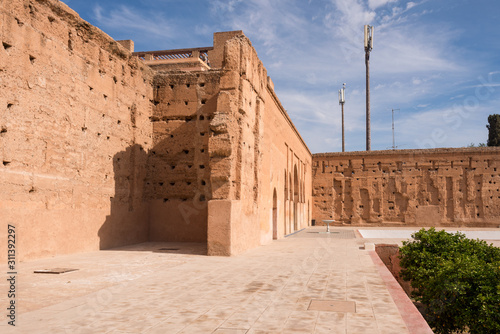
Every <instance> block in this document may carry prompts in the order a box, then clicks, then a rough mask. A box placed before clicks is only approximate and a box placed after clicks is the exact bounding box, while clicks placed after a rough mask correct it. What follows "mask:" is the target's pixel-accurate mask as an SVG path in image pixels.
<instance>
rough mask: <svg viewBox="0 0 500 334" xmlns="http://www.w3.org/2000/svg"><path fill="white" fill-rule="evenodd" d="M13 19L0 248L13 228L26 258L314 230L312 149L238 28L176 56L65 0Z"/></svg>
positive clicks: (22, 0) (12, 13) (243, 246)
mask: <svg viewBox="0 0 500 334" xmlns="http://www.w3.org/2000/svg"><path fill="white" fill-rule="evenodd" d="M0 15H1V21H0V32H1V33H0V40H1V43H2V45H1V46H0V86H1V90H0V128H1V131H0V161H2V164H1V165H0V185H1V187H2V192H1V193H0V217H1V218H2V219H1V220H2V226H4V225H5V226H4V227H5V228H2V230H1V231H0V239H1V244H2V245H3V244H4V243H5V242H6V240H7V237H6V230H7V228H6V226H7V224H14V225H15V226H16V229H17V233H18V235H19V236H20V237H19V241H18V249H19V253H18V259H19V260H29V259H34V258H41V257H48V256H54V255H60V254H68V253H75V252H84V251H92V250H98V249H108V248H113V247H118V246H122V245H127V244H134V243H140V242H144V241H190V242H202V243H206V244H207V248H208V254H210V255H233V254H238V253H241V252H243V251H245V250H247V249H249V248H253V247H257V246H259V245H261V244H265V243H268V242H271V241H272V240H273V239H277V238H283V237H284V235H286V234H289V233H291V232H293V231H296V230H299V229H301V228H303V227H305V226H307V225H308V221H309V218H310V215H311V205H312V204H311V203H312V202H311V182H312V179H311V177H312V172H311V166H312V156H311V153H310V152H309V150H308V148H307V146H306V145H305V143H304V141H303V140H302V138H301V137H300V135H299V133H298V131H297V130H296V129H295V127H294V126H293V124H292V122H291V120H290V118H289V117H288V115H287V113H286V111H285V109H284V108H283V107H282V105H281V103H280V102H279V100H278V98H277V96H276V94H275V93H274V88H273V85H272V81H271V80H270V78H268V77H267V72H266V69H265V68H264V66H263V64H262V62H261V61H260V60H259V58H258V56H257V53H256V51H255V49H254V48H253V47H252V45H251V43H250V41H249V40H248V39H247V38H246V37H245V36H244V35H243V33H242V32H241V31H235V32H225V33H216V34H214V45H213V46H212V47H207V48H198V49H188V50H184V52H185V55H186V56H185V58H184V59H177V60H172V59H160V58H161V57H160V58H158V57H156V58H155V56H154V55H153V53H151V52H149V53H142V54H141V53H133V48H134V44H133V42H132V41H120V42H117V41H114V40H113V39H112V38H110V37H109V36H108V35H106V34H105V33H104V32H102V31H100V30H99V29H97V28H96V27H93V26H92V25H90V24H89V23H87V22H85V21H84V20H82V19H81V18H80V17H79V16H78V14H77V13H76V12H74V11H73V10H71V9H70V8H69V7H68V6H66V5H65V4H63V3H61V2H59V1H57V0H44V1H29V0H14V1H3V2H1V4H0ZM174 51H175V50H174ZM163 58H165V57H163ZM21 236H22V237H21ZM5 256H6V254H5V253H3V254H1V255H0V259H1V260H2V261H5Z"/></svg>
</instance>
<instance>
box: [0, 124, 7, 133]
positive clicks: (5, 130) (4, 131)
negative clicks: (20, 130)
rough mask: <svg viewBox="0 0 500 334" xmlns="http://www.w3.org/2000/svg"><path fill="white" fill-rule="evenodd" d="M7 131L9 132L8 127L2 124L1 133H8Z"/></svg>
mask: <svg viewBox="0 0 500 334" xmlns="http://www.w3.org/2000/svg"><path fill="white" fill-rule="evenodd" d="M6 132H7V128H6V127H5V126H2V129H1V130H0V134H2V133H6Z"/></svg>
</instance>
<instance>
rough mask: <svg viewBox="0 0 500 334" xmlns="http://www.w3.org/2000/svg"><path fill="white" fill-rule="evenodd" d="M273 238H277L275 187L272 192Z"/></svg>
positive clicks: (276, 196) (276, 197)
mask: <svg viewBox="0 0 500 334" xmlns="http://www.w3.org/2000/svg"><path fill="white" fill-rule="evenodd" d="M273 239H274V240H276V239H278V195H277V194H276V188H274V192H273Z"/></svg>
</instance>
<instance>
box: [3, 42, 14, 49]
mask: <svg viewBox="0 0 500 334" xmlns="http://www.w3.org/2000/svg"><path fill="white" fill-rule="evenodd" d="M2 45H3V48H4V49H5V50H8V49H10V48H11V47H12V45H10V44H9V43H5V42H2Z"/></svg>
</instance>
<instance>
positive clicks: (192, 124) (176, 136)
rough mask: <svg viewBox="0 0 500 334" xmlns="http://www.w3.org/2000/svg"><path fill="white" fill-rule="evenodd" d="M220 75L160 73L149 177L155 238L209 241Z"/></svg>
mask: <svg viewBox="0 0 500 334" xmlns="http://www.w3.org/2000/svg"><path fill="white" fill-rule="evenodd" d="M219 80H220V72H219V71H216V70H214V71H210V72H205V71H200V72H189V73H185V72H172V73H169V72H159V73H157V74H156V76H155V78H154V83H153V85H154V101H155V102H154V103H155V107H154V112H153V116H152V117H151V121H152V123H153V148H152V150H151V152H150V155H149V159H148V162H147V170H148V176H147V179H146V189H147V196H146V197H147V199H148V200H149V201H150V240H152V241H193V242H206V241H207V217H208V216H207V215H208V213H207V203H208V201H209V200H210V199H211V182H210V170H211V166H210V161H209V160H210V159H209V150H208V141H209V136H210V121H211V120H212V119H213V117H214V113H215V111H216V107H217V95H218V92H219Z"/></svg>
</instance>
